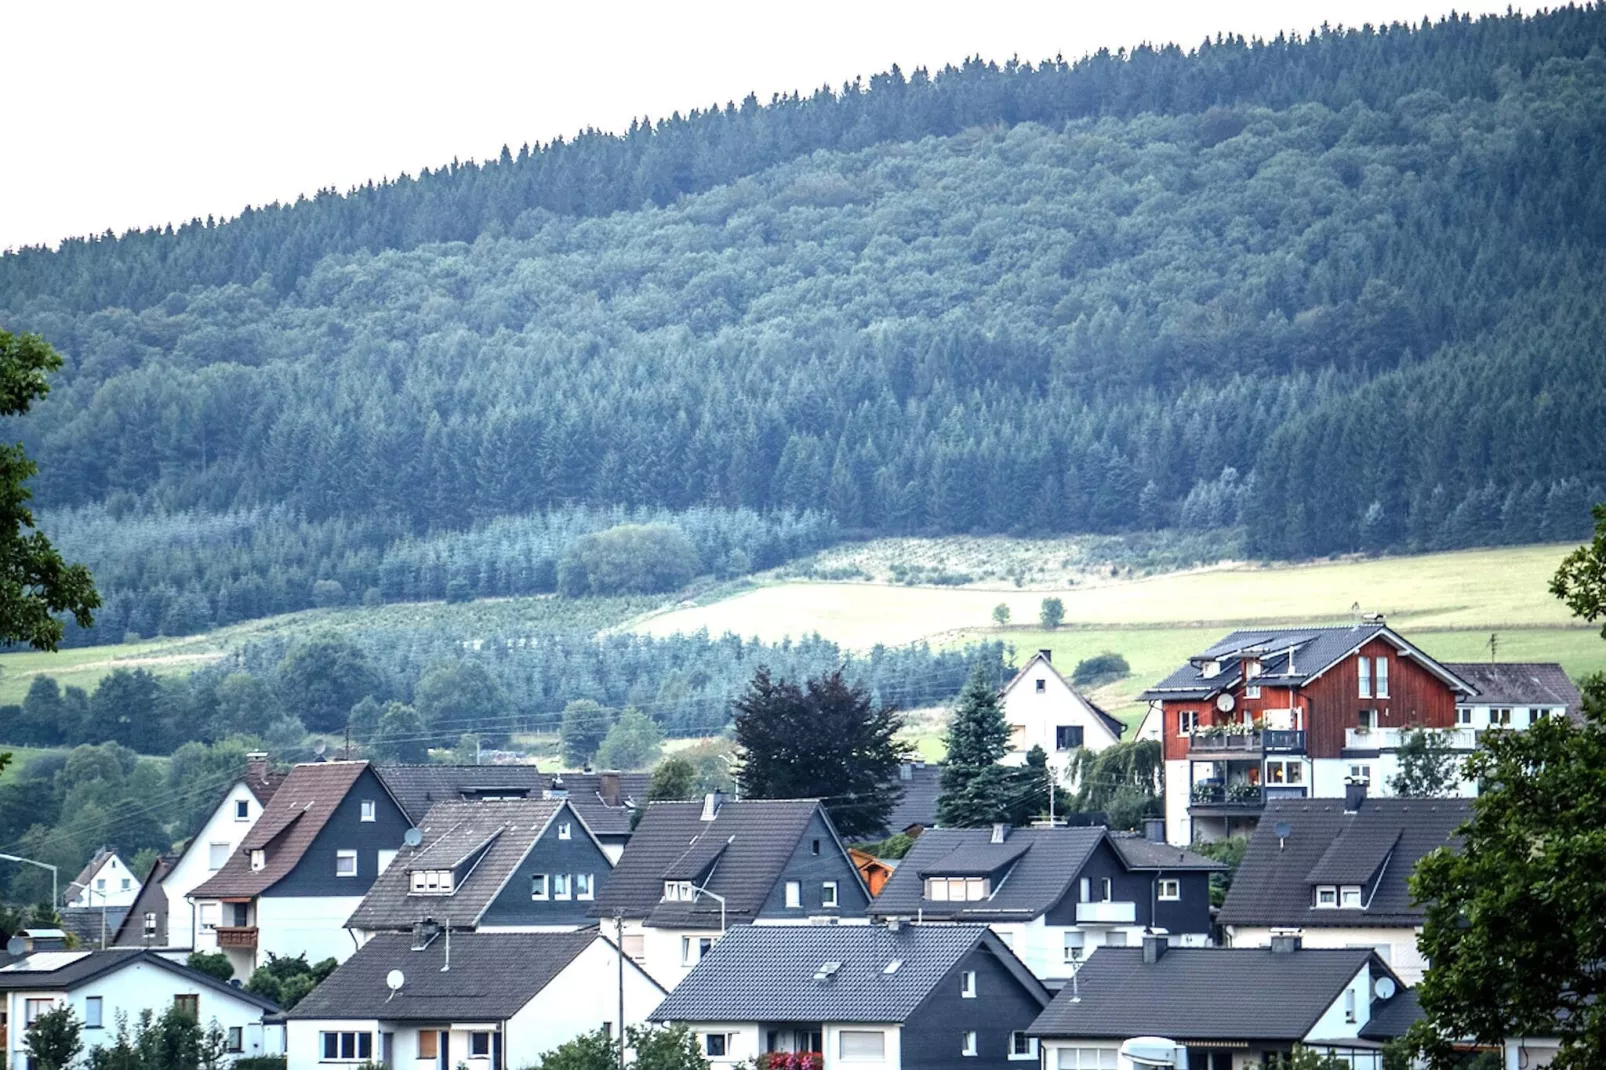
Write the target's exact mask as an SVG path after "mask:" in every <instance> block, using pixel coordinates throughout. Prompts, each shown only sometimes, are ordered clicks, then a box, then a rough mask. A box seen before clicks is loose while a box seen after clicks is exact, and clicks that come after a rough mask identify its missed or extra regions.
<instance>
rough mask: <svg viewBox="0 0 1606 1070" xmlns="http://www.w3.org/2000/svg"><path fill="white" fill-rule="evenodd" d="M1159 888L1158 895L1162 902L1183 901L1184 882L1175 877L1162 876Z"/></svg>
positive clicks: (1156, 893)
mask: <svg viewBox="0 0 1606 1070" xmlns="http://www.w3.org/2000/svg"><path fill="white" fill-rule="evenodd" d="M1158 883H1159V889H1158V890H1157V891H1156V892H1155V895H1156V897H1157V898H1158V899H1159V900H1160V902H1162V903H1180V902H1181V901H1182V882H1181V881H1180V880H1178V879H1176V878H1175V877H1162V878H1161V879H1160V880H1159V882H1158Z"/></svg>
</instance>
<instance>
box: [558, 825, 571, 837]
mask: <svg viewBox="0 0 1606 1070" xmlns="http://www.w3.org/2000/svg"><path fill="white" fill-rule="evenodd" d="M558 839H560V840H572V839H574V824H573V822H570V821H560V822H559V823H558Z"/></svg>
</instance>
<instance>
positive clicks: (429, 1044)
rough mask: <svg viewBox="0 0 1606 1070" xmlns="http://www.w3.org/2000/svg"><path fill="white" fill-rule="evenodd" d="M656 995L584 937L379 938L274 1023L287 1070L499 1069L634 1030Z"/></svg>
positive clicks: (605, 944)
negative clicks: (590, 1038)
mask: <svg viewBox="0 0 1606 1070" xmlns="http://www.w3.org/2000/svg"><path fill="white" fill-rule="evenodd" d="M663 995H664V992H663V989H662V988H660V987H659V986H658V985H657V984H656V983H655V982H654V981H653V980H652V979H651V978H650V977H648V976H647V975H646V973H645V972H643V971H642V970H641V969H640V968H639V967H637V966H636V965H635V963H633V962H631V961H630V960H629V958H628V957H624V958H623V961H621V955H620V952H619V950H618V948H617V947H616V946H615V945H614V944H613V943H612V942H611V941H609V940H608V939H607V938H605V937H603V936H600V935H598V934H597V933H595V932H583V933H512V932H502V933H484V932H464V933H454V934H450V936H448V934H446V933H445V932H439V933H435V934H433V935H432V936H430V937H428V938H427V939H426V940H423V941H415V940H414V938H413V937H412V936H410V935H407V934H401V933H382V934H380V935H378V936H375V937H374V938H373V939H371V940H370V941H368V942H367V943H366V944H364V945H363V947H362V949H361V950H359V951H358V952H357V953H356V954H354V955H353V956H352V957H351V958H350V959H348V960H347V961H346V962H344V963H342V964H341V966H340V967H339V968H338V969H336V970H335V972H334V973H333V974H331V975H330V976H329V977H328V979H327V980H325V981H324V982H323V984H321V985H319V986H318V987H317V988H316V989H314V990H313V991H312V993H311V994H309V995H308V996H307V997H306V998H305V999H303V1000H302V1001H301V1002H300V1003H298V1004H296V1006H295V1007H294V1008H293V1009H292V1010H291V1011H290V1012H288V1014H287V1015H286V1028H285V1032H286V1038H285V1051H286V1055H287V1057H288V1067H287V1070H313V1068H314V1067H322V1068H327V1067H330V1066H337V1067H338V1066H345V1067H351V1068H353V1070H355V1068H356V1067H359V1066H361V1065H364V1064H374V1063H379V1064H383V1065H385V1066H387V1067H392V1068H395V1070H457V1068H459V1067H467V1068H468V1070H508V1068H510V1067H524V1066H533V1065H535V1064H536V1063H538V1062H539V1061H540V1058H541V1056H542V1055H543V1054H545V1053H547V1052H550V1051H551V1050H552V1049H554V1048H556V1047H558V1046H559V1045H561V1044H564V1043H566V1042H568V1041H570V1040H573V1039H574V1038H575V1037H578V1036H580V1035H582V1034H584V1033H590V1032H595V1031H596V1030H598V1029H607V1030H608V1031H609V1032H610V1033H612V1034H613V1035H615V1036H617V1035H618V1033H617V1030H618V1029H619V1028H620V1023H619V1022H618V1018H619V1007H620V1001H621V1000H622V1001H623V1005H624V1025H626V1026H630V1025H639V1024H641V1023H642V1022H643V1021H645V1019H646V1017H647V1015H648V1014H650V1013H651V1012H652V1011H653V1009H654V1008H656V1007H657V1006H658V1003H659V1001H660V1000H661V999H662V998H663Z"/></svg>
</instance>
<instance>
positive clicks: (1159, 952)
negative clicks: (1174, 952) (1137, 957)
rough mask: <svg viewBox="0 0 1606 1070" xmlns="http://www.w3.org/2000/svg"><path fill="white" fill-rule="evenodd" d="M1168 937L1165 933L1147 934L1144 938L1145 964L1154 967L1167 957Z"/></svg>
mask: <svg viewBox="0 0 1606 1070" xmlns="http://www.w3.org/2000/svg"><path fill="white" fill-rule="evenodd" d="M1166 943H1167V940H1166V935H1165V934H1164V933H1145V934H1144V936H1143V964H1144V965H1145V966H1153V965H1154V964H1155V963H1156V962H1159V961H1160V960H1161V959H1162V958H1164V957H1165V949H1166Z"/></svg>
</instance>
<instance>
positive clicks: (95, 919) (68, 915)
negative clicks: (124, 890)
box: [56, 888, 144, 948]
mask: <svg viewBox="0 0 1606 1070" xmlns="http://www.w3.org/2000/svg"><path fill="white" fill-rule="evenodd" d="M140 891H141V892H142V893H143V891H144V889H143V888H141V889H140ZM128 912H129V908H128V907H62V908H61V909H60V910H58V911H56V916H57V917H58V918H60V919H61V930H62V932H64V933H66V934H68V935H69V936H72V937H75V938H76V939H77V941H78V946H79V947H83V948H98V947H100V946H101V934H102V933H103V932H104V933H105V936H106V941H105V943H106V946H107V947H111V946H112V944H113V941H114V940H115V938H116V936H117V930H118V929H120V928H122V925H123V921H124V920H125V919H126V918H127V917H128Z"/></svg>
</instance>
